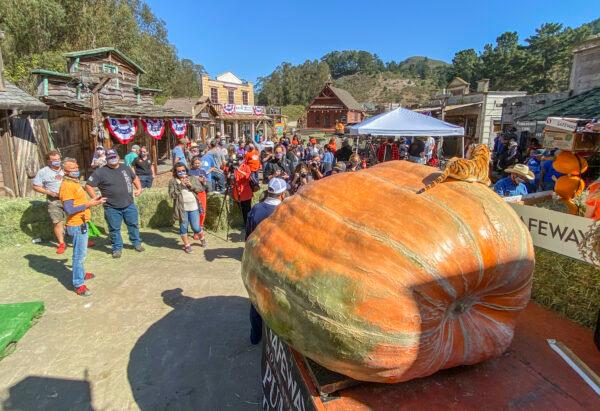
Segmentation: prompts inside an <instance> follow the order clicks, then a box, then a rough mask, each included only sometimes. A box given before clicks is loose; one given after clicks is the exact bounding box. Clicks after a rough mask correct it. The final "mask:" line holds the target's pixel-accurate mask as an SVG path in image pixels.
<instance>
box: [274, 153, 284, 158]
mask: <svg viewBox="0 0 600 411" xmlns="http://www.w3.org/2000/svg"><path fill="white" fill-rule="evenodd" d="M275 158H278V159H281V158H283V153H275Z"/></svg>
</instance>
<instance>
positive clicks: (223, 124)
mask: <svg viewBox="0 0 600 411" xmlns="http://www.w3.org/2000/svg"><path fill="white" fill-rule="evenodd" d="M219 126H220V129H219V130H220V131H221V136H223V135H224V134H225V120H221V124H220V125H219Z"/></svg>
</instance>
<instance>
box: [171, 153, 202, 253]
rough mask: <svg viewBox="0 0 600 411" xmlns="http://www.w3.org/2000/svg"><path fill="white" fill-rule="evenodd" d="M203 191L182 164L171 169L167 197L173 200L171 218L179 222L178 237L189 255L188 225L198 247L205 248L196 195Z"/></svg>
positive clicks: (195, 178) (197, 181)
mask: <svg viewBox="0 0 600 411" xmlns="http://www.w3.org/2000/svg"><path fill="white" fill-rule="evenodd" d="M202 191H204V186H203V185H202V183H200V180H199V179H198V177H196V176H192V175H189V174H188V169H187V167H186V166H185V164H183V163H177V164H175V167H173V178H172V179H171V181H169V197H171V198H172V199H173V218H174V219H175V220H177V221H179V235H181V240H182V241H183V250H184V251H185V252H186V253H187V254H190V253H191V252H192V246H191V245H190V240H189V237H188V225H191V226H192V231H193V232H194V234H196V235H198V237H199V238H200V245H201V246H202V247H205V246H206V239H205V238H204V232H203V231H202V227H200V212H201V210H200V208H201V207H200V204H199V202H198V198H197V197H196V194H197V193H199V192H202Z"/></svg>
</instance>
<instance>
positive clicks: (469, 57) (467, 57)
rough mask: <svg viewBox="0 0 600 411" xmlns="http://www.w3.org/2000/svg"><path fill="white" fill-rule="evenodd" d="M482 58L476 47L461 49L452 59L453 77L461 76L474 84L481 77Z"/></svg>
mask: <svg viewBox="0 0 600 411" xmlns="http://www.w3.org/2000/svg"><path fill="white" fill-rule="evenodd" d="M481 70H482V61H481V58H480V57H479V56H478V55H477V52H476V51H475V50H474V49H467V50H461V51H459V52H457V53H456V54H455V55H454V58H453V59H452V77H460V78H462V79H463V80H465V81H467V82H469V83H471V84H472V85H474V84H475V82H476V81H477V80H478V79H479V78H480V75H481Z"/></svg>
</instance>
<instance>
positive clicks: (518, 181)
mask: <svg viewBox="0 0 600 411" xmlns="http://www.w3.org/2000/svg"><path fill="white" fill-rule="evenodd" d="M515 181H516V183H517V184H521V183H522V182H523V181H525V180H523V179H522V178H520V177H517V178H515Z"/></svg>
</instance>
